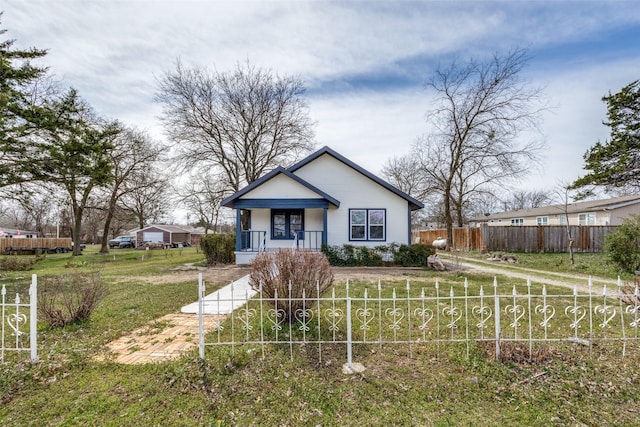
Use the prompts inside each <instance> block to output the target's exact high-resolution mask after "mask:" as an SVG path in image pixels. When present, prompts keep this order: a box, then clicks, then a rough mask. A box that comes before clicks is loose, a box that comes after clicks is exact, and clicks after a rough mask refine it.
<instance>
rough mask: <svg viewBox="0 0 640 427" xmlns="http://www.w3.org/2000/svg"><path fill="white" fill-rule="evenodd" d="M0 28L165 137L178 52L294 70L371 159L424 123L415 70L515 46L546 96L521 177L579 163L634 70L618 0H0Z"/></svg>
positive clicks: (358, 156) (382, 156)
mask: <svg viewBox="0 0 640 427" xmlns="http://www.w3.org/2000/svg"><path fill="white" fill-rule="evenodd" d="M0 7H1V8H2V10H3V11H4V15H3V16H2V28H4V29H6V30H7V31H8V32H7V34H5V36H8V37H10V38H13V39H16V45H15V46H16V47H20V48H25V47H31V46H34V47H37V48H44V49H47V50H48V54H47V56H46V57H45V58H44V60H43V63H44V64H46V65H48V66H49V67H50V69H51V71H52V72H53V73H54V74H55V75H56V77H57V78H58V79H61V80H62V81H63V82H64V84H65V85H67V86H73V87H75V88H76V89H78V90H79V92H80V94H81V96H83V97H84V98H85V99H87V100H88V101H89V103H90V104H91V105H92V106H93V107H94V108H95V109H96V110H97V111H98V112H99V113H100V114H101V115H103V116H105V117H109V118H117V119H120V120H122V121H123V122H125V123H127V124H130V125H135V126H137V127H140V128H142V129H147V130H148V131H149V132H150V133H151V134H152V135H154V136H155V137H157V138H164V136H163V129H162V125H161V123H160V122H159V120H158V118H157V117H158V115H159V112H160V105H158V104H156V103H154V100H153V99H154V94H155V92H156V89H157V78H158V77H159V76H160V75H162V74H163V72H165V71H168V70H171V69H172V68H173V66H174V64H175V61H176V59H177V58H180V59H181V61H182V62H183V63H184V64H185V65H200V66H206V67H209V68H211V69H214V68H215V69H217V70H220V71H224V70H229V69H231V68H233V66H234V65H235V64H236V63H237V62H238V61H245V60H247V59H248V60H249V61H251V62H252V63H253V64H254V65H257V66H261V67H266V68H270V69H272V70H273V71H274V72H277V73H280V74H290V75H297V76H300V77H301V78H302V79H303V80H304V82H305V84H306V87H307V90H308V92H307V96H308V102H309V106H310V113H311V115H312V118H313V119H314V120H315V121H316V122H317V127H316V129H315V132H316V141H317V145H318V147H320V146H324V145H328V146H330V147H332V148H333V149H335V150H336V151H338V152H340V153H341V154H343V155H345V156H347V157H348V158H350V159H351V160H353V161H354V162H356V163H358V164H360V165H361V166H363V167H365V168H366V169H368V170H370V171H371V172H374V173H378V172H379V171H380V169H381V168H382V166H383V165H384V163H385V161H386V160H387V159H388V158H390V157H392V156H395V155H402V154H405V153H407V152H408V151H409V149H410V147H411V145H412V144H413V143H414V142H415V140H416V138H418V137H419V136H420V135H422V134H424V133H425V132H426V131H427V126H426V113H427V111H428V110H429V108H430V107H431V106H432V95H431V94H430V93H429V92H428V91H427V90H426V89H425V85H424V82H425V81H426V80H427V78H428V77H429V76H431V75H432V73H433V72H434V70H435V69H436V67H437V66H438V64H447V63H449V62H450V61H451V60H452V59H453V58H459V59H461V60H466V59H469V58H471V57H473V58H474V59H478V60H483V59H485V58H487V57H489V56H491V55H492V54H494V53H501V52H506V51H508V50H509V49H512V48H526V49H528V50H529V56H530V61H529V63H528V66H527V67H526V68H525V71H524V75H523V77H524V78H525V79H527V80H528V81H529V82H530V83H531V85H532V86H542V87H544V88H545V95H546V96H547V100H548V102H549V103H550V104H551V105H553V106H554V108H553V109H552V110H551V111H549V112H547V113H545V115H544V121H543V123H542V128H541V131H542V134H543V135H544V138H545V139H546V143H547V145H548V147H549V149H548V150H547V152H546V157H545V158H544V169H542V170H538V171H536V170H532V171H531V173H530V175H529V176H528V177H527V178H526V179H524V180H523V181H522V183H521V184H520V186H521V189H544V188H547V189H549V188H551V187H553V186H555V185H557V184H558V183H559V182H561V181H571V180H574V179H575V178H577V177H578V176H579V175H580V174H581V173H582V165H583V161H582V155H583V153H584V152H585V151H586V150H587V148H589V147H590V146H591V145H593V144H594V143H595V142H596V141H598V140H605V139H606V138H607V137H608V128H607V127H605V126H603V125H602V121H603V120H604V119H605V118H606V116H605V113H606V109H605V104H604V103H603V102H602V101H601V98H602V96H603V95H606V94H608V93H609V92H612V93H615V92H617V91H619V90H620V89H621V88H622V87H623V86H625V85H626V84H628V83H630V82H632V81H634V80H637V79H640V5H639V4H638V2H636V1H634V0H631V1H614V0H612V1H587V0H581V1H562V0H555V1H554V0H546V1H542V0H538V1H518V0H513V1H481V0H475V1H402V0H400V1H390V0H389V1H383V0H370V1H305V0H296V1H293V0H287V1H269V0H263V1H241V0H234V1H231V0H228V1H212V0H209V1H204V0H202V1H178V0H173V1H166V0H155V1H143V0H129V1H120V0H110V1H106V0H105V1H91V0H82V1H72V0H66V1H65V0H47V1H38V0H29V1H25V0H8V1H7V0H5V1H4V2H3V4H2V6H0Z"/></svg>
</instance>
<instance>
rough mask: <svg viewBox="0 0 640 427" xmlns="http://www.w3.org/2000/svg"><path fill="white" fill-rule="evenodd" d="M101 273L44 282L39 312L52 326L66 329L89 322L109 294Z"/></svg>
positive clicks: (75, 275) (72, 275) (57, 278)
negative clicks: (69, 326) (72, 325)
mask: <svg viewBox="0 0 640 427" xmlns="http://www.w3.org/2000/svg"><path fill="white" fill-rule="evenodd" d="M107 290H108V289H107V286H106V285H105V284H104V283H103V282H102V279H101V278H100V275H99V273H88V274H87V273H80V272H74V273H71V274H66V275H62V276H57V277H51V278H47V279H45V280H44V285H43V286H42V292H41V294H40V296H39V300H38V312H39V313H40V315H41V316H42V317H43V318H44V319H45V320H47V321H48V322H49V323H50V324H51V326H56V327H63V326H67V325H71V324H73V323H79V322H84V321H86V320H88V319H89V317H90V316H91V314H92V313H93V311H94V310H95V308H96V307H97V305H98V304H99V303H100V301H102V300H103V299H104V297H105V296H106V295H107Z"/></svg>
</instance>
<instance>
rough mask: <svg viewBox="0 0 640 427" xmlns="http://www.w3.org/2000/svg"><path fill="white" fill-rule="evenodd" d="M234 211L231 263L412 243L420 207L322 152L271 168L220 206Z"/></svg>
mask: <svg viewBox="0 0 640 427" xmlns="http://www.w3.org/2000/svg"><path fill="white" fill-rule="evenodd" d="M221 205H222V206H225V207H228V208H233V209H235V210H236V264H249V263H250V262H251V261H252V260H253V258H254V257H255V255H256V254H257V253H258V252H259V251H262V250H270V249H277V248H292V247H295V248H305V249H309V250H316V251H317V250H320V249H321V248H322V245H338V246H341V245H343V244H346V243H350V244H354V245H363V246H377V245H382V244H387V243H392V242H396V243H405V244H410V243H411V211H414V210H417V209H421V208H423V207H424V205H423V204H422V203H421V202H419V201H418V200H416V199H414V198H412V197H411V196H409V195H407V194H405V193H403V192H402V191H400V190H398V189H397V188H395V187H394V186H392V185H391V184H389V183H387V182H386V181H384V180H382V179H380V178H378V177H377V176H375V175H374V174H372V173H370V172H368V171H366V170H365V169H363V168H362V167H360V166H358V165H356V164H355V163H353V162H352V161H351V160H349V159H347V158H345V157H344V156H342V155H340V154H338V153H337V152H335V151H334V150H332V149H331V148H329V147H323V148H321V149H320V150H318V151H316V152H315V153H313V154H311V155H310V156H308V157H307V158H305V159H303V160H301V161H300V162H298V163H296V164H295V165H293V166H291V167H289V168H286V169H285V168H282V167H278V168H276V169H274V170H272V171H271V172H269V173H267V174H266V175H264V176H263V177H261V178H260V179H258V180H256V181H255V182H253V183H251V184H250V185H248V186H246V187H245V188H243V189H241V190H240V191H238V192H237V193H235V194H233V195H231V196H230V197H228V198H226V199H225V200H223V201H222V202H221Z"/></svg>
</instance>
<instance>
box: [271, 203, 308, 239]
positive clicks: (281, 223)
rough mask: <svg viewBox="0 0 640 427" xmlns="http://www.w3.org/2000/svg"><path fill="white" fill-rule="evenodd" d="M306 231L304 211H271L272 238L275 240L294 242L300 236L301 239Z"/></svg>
mask: <svg viewBox="0 0 640 427" xmlns="http://www.w3.org/2000/svg"><path fill="white" fill-rule="evenodd" d="M303 230H304V210H302V209H286V210H272V211H271V238H272V239H273V240H293V238H294V237H295V236H296V234H298V238H299V239H301V238H302V237H303V236H302V233H301V232H302V231H303Z"/></svg>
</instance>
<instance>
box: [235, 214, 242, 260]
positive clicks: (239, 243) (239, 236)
mask: <svg viewBox="0 0 640 427" xmlns="http://www.w3.org/2000/svg"><path fill="white" fill-rule="evenodd" d="M241 250H242V220H241V215H240V209H236V252H240V251H241Z"/></svg>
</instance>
